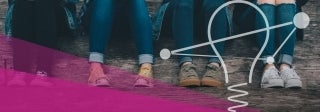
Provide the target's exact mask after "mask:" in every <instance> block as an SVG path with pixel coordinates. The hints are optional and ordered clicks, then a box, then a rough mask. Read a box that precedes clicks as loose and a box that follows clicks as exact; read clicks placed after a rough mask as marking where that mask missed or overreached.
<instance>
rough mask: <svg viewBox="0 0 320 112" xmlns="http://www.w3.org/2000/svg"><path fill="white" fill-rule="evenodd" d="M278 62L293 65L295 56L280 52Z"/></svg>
mask: <svg viewBox="0 0 320 112" xmlns="http://www.w3.org/2000/svg"><path fill="white" fill-rule="evenodd" d="M278 63H279V64H288V65H292V64H293V56H291V55H288V54H280V55H279V61H278Z"/></svg>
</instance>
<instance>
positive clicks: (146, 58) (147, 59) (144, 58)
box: [139, 54, 153, 65]
mask: <svg viewBox="0 0 320 112" xmlns="http://www.w3.org/2000/svg"><path fill="white" fill-rule="evenodd" d="M144 63H150V64H153V55H152V54H140V55H139V65H141V64H144Z"/></svg>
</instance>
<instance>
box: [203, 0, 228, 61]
mask: <svg viewBox="0 0 320 112" xmlns="http://www.w3.org/2000/svg"><path fill="white" fill-rule="evenodd" d="M223 3H225V0H204V1H203V11H204V14H205V15H204V17H205V23H206V24H205V27H206V28H205V29H207V27H208V24H209V20H210V17H211V15H212V14H213V12H214V11H215V10H216V9H217V8H218V7H219V6H221V5H222V4H223ZM227 22H228V20H227V15H226V11H225V9H223V10H221V11H220V12H219V13H218V14H217V15H216V16H215V18H214V20H213V22H212V26H211V34H212V35H211V36H212V40H218V39H222V38H225V37H226V34H227ZM224 43H225V42H219V43H215V44H214V46H215V47H216V48H217V50H218V52H219V54H220V55H223V50H224ZM209 53H210V55H216V54H215V53H214V51H213V49H212V48H211V47H209ZM209 63H217V64H221V63H220V60H219V59H218V58H210V59H209Z"/></svg>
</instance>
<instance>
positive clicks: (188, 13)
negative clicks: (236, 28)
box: [169, 0, 228, 64]
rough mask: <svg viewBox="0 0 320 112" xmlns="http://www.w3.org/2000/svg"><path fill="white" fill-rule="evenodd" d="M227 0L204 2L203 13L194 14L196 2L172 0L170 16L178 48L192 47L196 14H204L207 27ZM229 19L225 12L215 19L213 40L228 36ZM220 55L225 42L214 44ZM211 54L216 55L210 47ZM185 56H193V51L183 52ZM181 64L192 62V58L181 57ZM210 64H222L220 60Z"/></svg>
mask: <svg viewBox="0 0 320 112" xmlns="http://www.w3.org/2000/svg"><path fill="white" fill-rule="evenodd" d="M224 2H225V0H203V1H202V10H201V11H203V12H194V11H195V10H194V0H172V1H171V2H170V6H169V14H170V15H169V16H170V18H172V21H171V22H172V34H173V37H174V40H175V43H176V46H177V47H178V48H184V47H188V46H192V45H193V44H194V43H193V39H194V13H202V14H204V20H203V22H204V23H205V25H204V26H205V27H206V28H204V29H207V25H208V22H209V19H210V17H211V15H212V13H213V12H214V11H215V10H216V9H217V8H218V7H219V6H221V5H222V4H223V3H224ZM227 24H228V23H227V17H226V12H225V10H222V11H220V12H219V13H218V14H217V16H216V17H215V19H214V21H213V25H212V30H211V33H212V40H216V39H221V38H224V37H225V36H226V34H227ZM214 45H215V47H216V48H217V50H218V52H219V53H220V54H223V48H224V42H220V43H216V44H214ZM208 50H209V54H210V55H216V54H215V53H214V52H213V49H212V48H211V46H209V49H208ZM181 53H183V54H192V50H186V51H183V52H181ZM179 60H180V61H179V62H180V64H182V63H184V62H191V61H192V58H191V57H190V56H180V57H179ZM209 62H210V63H211V62H216V63H220V61H219V59H218V58H210V59H209Z"/></svg>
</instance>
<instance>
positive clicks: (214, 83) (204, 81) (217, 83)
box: [201, 79, 223, 87]
mask: <svg viewBox="0 0 320 112" xmlns="http://www.w3.org/2000/svg"><path fill="white" fill-rule="evenodd" d="M201 85H202V86H206V87H221V86H222V85H223V84H222V83H221V82H220V81H217V80H214V79H202V80H201Z"/></svg>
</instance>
